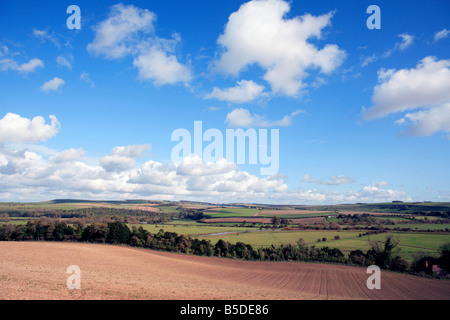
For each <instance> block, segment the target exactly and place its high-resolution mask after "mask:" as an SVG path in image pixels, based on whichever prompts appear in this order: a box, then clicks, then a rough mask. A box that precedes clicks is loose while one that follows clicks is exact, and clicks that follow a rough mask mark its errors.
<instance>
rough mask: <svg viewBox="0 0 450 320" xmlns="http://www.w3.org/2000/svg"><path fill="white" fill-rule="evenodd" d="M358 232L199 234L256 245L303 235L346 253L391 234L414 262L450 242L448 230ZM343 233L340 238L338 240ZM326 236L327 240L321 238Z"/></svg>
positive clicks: (293, 240)
mask: <svg viewBox="0 0 450 320" xmlns="http://www.w3.org/2000/svg"><path fill="white" fill-rule="evenodd" d="M359 233H360V232H358V231H327V230H317V231H316V230H304V231H263V232H248V233H240V234H225V235H220V236H199V237H197V238H200V239H209V240H210V241H211V242H212V243H215V242H217V241H218V240H219V239H222V240H225V241H229V242H230V243H236V242H238V241H240V242H244V243H246V244H250V245H252V246H254V247H268V246H271V245H272V244H273V245H281V244H288V243H292V244H296V242H297V240H298V239H300V238H302V239H303V240H305V242H306V243H307V244H309V245H314V246H316V247H325V246H327V247H330V248H338V249H340V250H341V251H343V252H344V253H347V254H348V253H349V252H350V251H352V250H356V249H360V250H362V251H364V252H366V251H367V250H368V249H370V245H369V239H370V240H372V241H378V240H379V241H382V240H385V238H386V236H387V235H393V236H394V238H395V239H398V240H399V246H398V248H399V249H400V251H399V254H400V255H401V256H402V257H404V258H405V259H406V260H407V261H409V262H411V261H412V260H413V259H414V257H415V256H416V255H418V254H428V255H439V247H440V246H441V245H443V244H444V243H446V242H450V235H449V234H444V233H415V232H408V233H406V232H392V233H382V234H377V235H371V236H362V237H359ZM335 236H339V237H340V239H339V240H335V238H334V237H335ZM323 238H326V239H327V241H320V242H318V239H323Z"/></svg>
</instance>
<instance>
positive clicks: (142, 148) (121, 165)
mask: <svg viewBox="0 0 450 320" xmlns="http://www.w3.org/2000/svg"><path fill="white" fill-rule="evenodd" d="M150 149H151V145H149V144H145V145H130V146H121V147H115V148H114V149H113V150H112V151H111V153H110V154H109V155H107V156H105V157H103V158H101V159H100V165H101V166H102V167H103V168H104V169H105V170H106V171H112V172H122V171H125V170H127V169H131V168H133V167H134V166H135V165H136V160H135V158H137V157H141V156H143V155H144V153H145V152H146V151H148V150H150Z"/></svg>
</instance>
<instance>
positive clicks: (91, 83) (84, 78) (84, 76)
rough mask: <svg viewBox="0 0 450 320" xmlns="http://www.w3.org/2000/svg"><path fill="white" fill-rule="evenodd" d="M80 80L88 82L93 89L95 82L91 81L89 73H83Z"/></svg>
mask: <svg viewBox="0 0 450 320" xmlns="http://www.w3.org/2000/svg"><path fill="white" fill-rule="evenodd" d="M80 79H81V80H83V81H84V82H86V83H87V84H88V85H90V86H91V87H94V81H92V80H91V77H90V76H89V73H87V72H85V71H83V72H82V73H81V74H80Z"/></svg>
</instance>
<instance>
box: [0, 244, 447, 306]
mask: <svg viewBox="0 0 450 320" xmlns="http://www.w3.org/2000/svg"><path fill="white" fill-rule="evenodd" d="M69 265H77V266H79V267H80V270H81V289H80V290H77V289H73V290H69V289H68V288H67V286H66V280H67V278H68V277H69V274H66V270H67V267H68V266H69ZM368 277H369V275H368V274H366V270H365V269H363V268H356V267H346V266H338V265H325V264H313V263H291V262H252V261H236V260H230V259H221V258H208V257H197V256H192V255H182V254H175V253H166V252H157V251H150V250H145V249H135V248H130V247H122V246H111V245H100V244H84V243H57V242H0V299H189V300H199V299H271V300H272V299H273V300H274V299H446V300H447V299H450V281H445V280H432V279H425V278H419V277H415V276H410V275H403V274H397V273H391V272H384V271H382V273H381V289H379V290H376V289H374V290H369V289H367V287H366V281H367V278H368Z"/></svg>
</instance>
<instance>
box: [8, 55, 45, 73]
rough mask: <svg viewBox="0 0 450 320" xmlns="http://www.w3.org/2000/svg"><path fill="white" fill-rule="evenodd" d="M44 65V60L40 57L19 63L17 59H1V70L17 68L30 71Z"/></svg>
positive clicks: (17, 69) (21, 70)
mask: <svg viewBox="0 0 450 320" xmlns="http://www.w3.org/2000/svg"><path fill="white" fill-rule="evenodd" d="M42 67H44V62H43V61H42V60H41V59H39V58H33V59H30V60H29V61H28V62H25V63H22V64H18V63H17V62H16V61H15V60H13V59H10V58H5V59H1V60H0V71H7V70H15V71H19V72H22V73H29V72H33V71H35V70H36V69H37V68H42Z"/></svg>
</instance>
